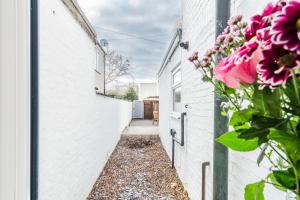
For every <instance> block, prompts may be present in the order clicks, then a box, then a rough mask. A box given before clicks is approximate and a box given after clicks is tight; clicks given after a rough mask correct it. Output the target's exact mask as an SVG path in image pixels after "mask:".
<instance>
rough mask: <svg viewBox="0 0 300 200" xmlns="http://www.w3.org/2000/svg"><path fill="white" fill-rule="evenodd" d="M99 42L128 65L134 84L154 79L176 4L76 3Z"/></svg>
mask: <svg viewBox="0 0 300 200" xmlns="http://www.w3.org/2000/svg"><path fill="white" fill-rule="evenodd" d="M78 3H79V5H80V6H81V8H82V10H83V11H84V12H85V14H86V15H87V17H88V18H89V20H90V21H91V23H92V25H93V26H94V28H95V30H96V31H97V33H98V37H99V39H103V38H105V39H107V40H108V42H109V49H114V50H116V51H117V52H119V53H121V54H122V55H124V56H125V57H128V58H129V59H130V61H131V69H130V71H131V73H132V74H133V76H134V77H135V79H136V81H152V80H155V78H156V73H157V70H158V69H159V67H160V65H161V62H162V59H163V57H164V55H165V53H166V49H167V47H168V45H169V43H170V40H171V38H172V36H173V34H174V31H175V24H176V21H177V20H178V19H179V18H180V13H181V8H180V5H181V4H180V0H78ZM125 79H126V78H125Z"/></svg>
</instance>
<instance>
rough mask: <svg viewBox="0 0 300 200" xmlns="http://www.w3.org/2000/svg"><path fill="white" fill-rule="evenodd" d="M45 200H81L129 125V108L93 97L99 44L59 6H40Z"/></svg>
mask: <svg viewBox="0 0 300 200" xmlns="http://www.w3.org/2000/svg"><path fill="white" fill-rule="evenodd" d="M39 17H40V18H39V20H40V130H39V133H40V138H39V141H40V148H39V195H40V198H39V199H41V200H53V199H55V200H67V199H72V200H82V199H85V198H86V197H87V195H88V193H89V192H90V190H91V189H92V186H93V184H94V182H95V181H96V179H97V177H98V176H99V174H100V172H101V169H102V168H103V167H104V164H105V163H106V161H107V158H108V157H109V155H110V153H111V152H112V150H113V149H114V147H115V145H116V143H117V142H118V139H119V137H120V133H121V131H122V129H123V128H125V126H127V125H128V123H129V121H130V119H131V103H129V102H125V101H120V100H115V99H111V98H107V97H103V96H99V95H96V94H95V90H94V86H95V85H94V83H95V82H94V81H95V80H94V69H95V64H96V53H95V44H94V42H93V41H92V40H91V39H90V38H89V37H88V35H87V34H86V32H85V31H84V30H83V29H82V28H81V27H80V25H79V24H78V23H77V21H76V20H75V19H74V18H73V16H72V15H71V14H70V12H69V10H68V9H67V8H66V7H65V5H64V4H63V3H62V2H61V0H43V1H40V15H39Z"/></svg>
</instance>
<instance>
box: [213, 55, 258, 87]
mask: <svg viewBox="0 0 300 200" xmlns="http://www.w3.org/2000/svg"><path fill="white" fill-rule="evenodd" d="M243 50H244V49H243ZM239 53H240V52H239V50H237V51H236V52H235V53H233V54H232V55H230V56H228V57H226V58H224V59H223V60H221V62H220V63H219V65H218V66H217V67H216V68H215V69H214V73H215V77H216V79H217V80H219V81H222V82H224V83H225V84H226V85H227V86H228V87H230V88H236V89H238V88H240V85H241V84H245V85H249V84H253V83H254V82H255V81H256V76H257V72H256V65H257V64H258V63H259V61H260V60H261V59H262V53H261V50H260V49H256V50H255V51H254V52H253V53H252V55H251V57H247V59H246V57H244V58H243V59H240V60H239V62H236V60H237V58H238V56H239Z"/></svg>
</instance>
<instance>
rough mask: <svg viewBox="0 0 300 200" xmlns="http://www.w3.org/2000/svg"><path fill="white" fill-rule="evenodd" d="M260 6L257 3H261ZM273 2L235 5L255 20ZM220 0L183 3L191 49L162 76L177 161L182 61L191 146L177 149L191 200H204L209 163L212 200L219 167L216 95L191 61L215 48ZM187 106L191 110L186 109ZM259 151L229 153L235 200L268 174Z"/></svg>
mask: <svg viewBox="0 0 300 200" xmlns="http://www.w3.org/2000/svg"><path fill="white" fill-rule="evenodd" d="M255 2H256V3H255ZM268 2H269V1H267V0H263V1H259V0H255V1H254V0H232V6H231V7H232V11H231V12H232V13H233V15H235V14H243V15H244V16H245V17H246V18H249V17H250V16H251V15H254V14H255V13H259V12H261V11H262V9H263V7H264V6H265V5H266V4H267V3H268ZM215 6H216V5H215V0H183V1H182V9H183V11H182V17H183V39H182V40H183V42H184V41H189V42H190V50H189V51H186V50H182V49H181V48H179V49H178V50H177V52H176V53H175V54H174V55H173V57H172V58H171V62H170V63H168V65H167V67H166V68H165V70H164V71H163V73H162V74H161V76H160V77H159V94H160V136H161V140H162V142H163V145H164V147H165V149H166V150H167V152H168V155H169V156H170V157H171V145H172V143H171V137H170V133H169V130H170V129H171V128H174V129H176V132H177V133H178V134H179V135H180V120H179V119H174V118H172V117H171V111H172V94H171V71H172V69H173V68H174V67H175V66H176V64H177V63H178V62H179V61H181V68H182V102H183V103H182V108H183V111H186V112H187V119H186V122H185V123H186V138H185V139H186V144H185V146H184V147H180V146H179V145H176V147H175V149H176V153H175V160H176V161H175V164H176V169H177V172H178V174H179V176H180V178H181V180H182V182H183V184H184V186H185V189H186V190H187V191H188V193H189V196H190V198H191V199H195V200H198V199H201V192H202V191H201V184H202V183H201V179H202V177H201V164H202V163H203V162H206V161H209V162H210V164H211V166H210V167H209V168H208V170H207V176H206V179H207V183H206V184H207V185H206V199H212V192H213V188H212V165H213V119H214V113H213V111H214V110H213V109H214V95H213V88H212V86H211V85H210V84H209V83H203V82H202V81H201V73H200V72H198V71H197V70H195V69H194V67H193V66H192V64H190V63H189V61H187V59H186V58H187V57H188V56H189V55H190V54H191V53H192V52H193V51H195V50H197V51H199V54H200V55H203V54H204V53H205V51H206V50H207V49H208V48H210V47H212V45H213V43H214V38H215ZM185 104H187V105H188V108H187V109H184V105H185ZM257 153H258V152H252V153H246V154H245V153H243V154H241V153H237V152H233V151H230V152H229V196H228V199H229V200H241V199H243V198H244V197H243V195H244V187H245V185H246V184H247V183H251V182H255V181H259V180H260V178H264V177H265V176H266V174H267V167H266V166H267V163H263V164H262V167H260V168H258V167H257V164H256V157H257ZM265 194H266V199H272V200H273V199H274V200H279V199H285V197H284V196H285V195H284V194H282V193H280V192H278V191H277V190H274V189H272V188H271V187H268V186H267V189H266V192H265Z"/></svg>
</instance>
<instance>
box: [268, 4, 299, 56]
mask: <svg viewBox="0 0 300 200" xmlns="http://www.w3.org/2000/svg"><path fill="white" fill-rule="evenodd" d="M271 33H272V42H273V43H274V44H276V45H282V46H283V48H284V49H286V50H289V51H295V52H297V54H298V55H300V1H299V0H291V1H289V2H288V4H287V5H286V6H285V7H284V8H283V10H282V12H281V13H280V14H279V15H278V16H277V17H276V18H275V19H274V22H273V26H272V31H271Z"/></svg>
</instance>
